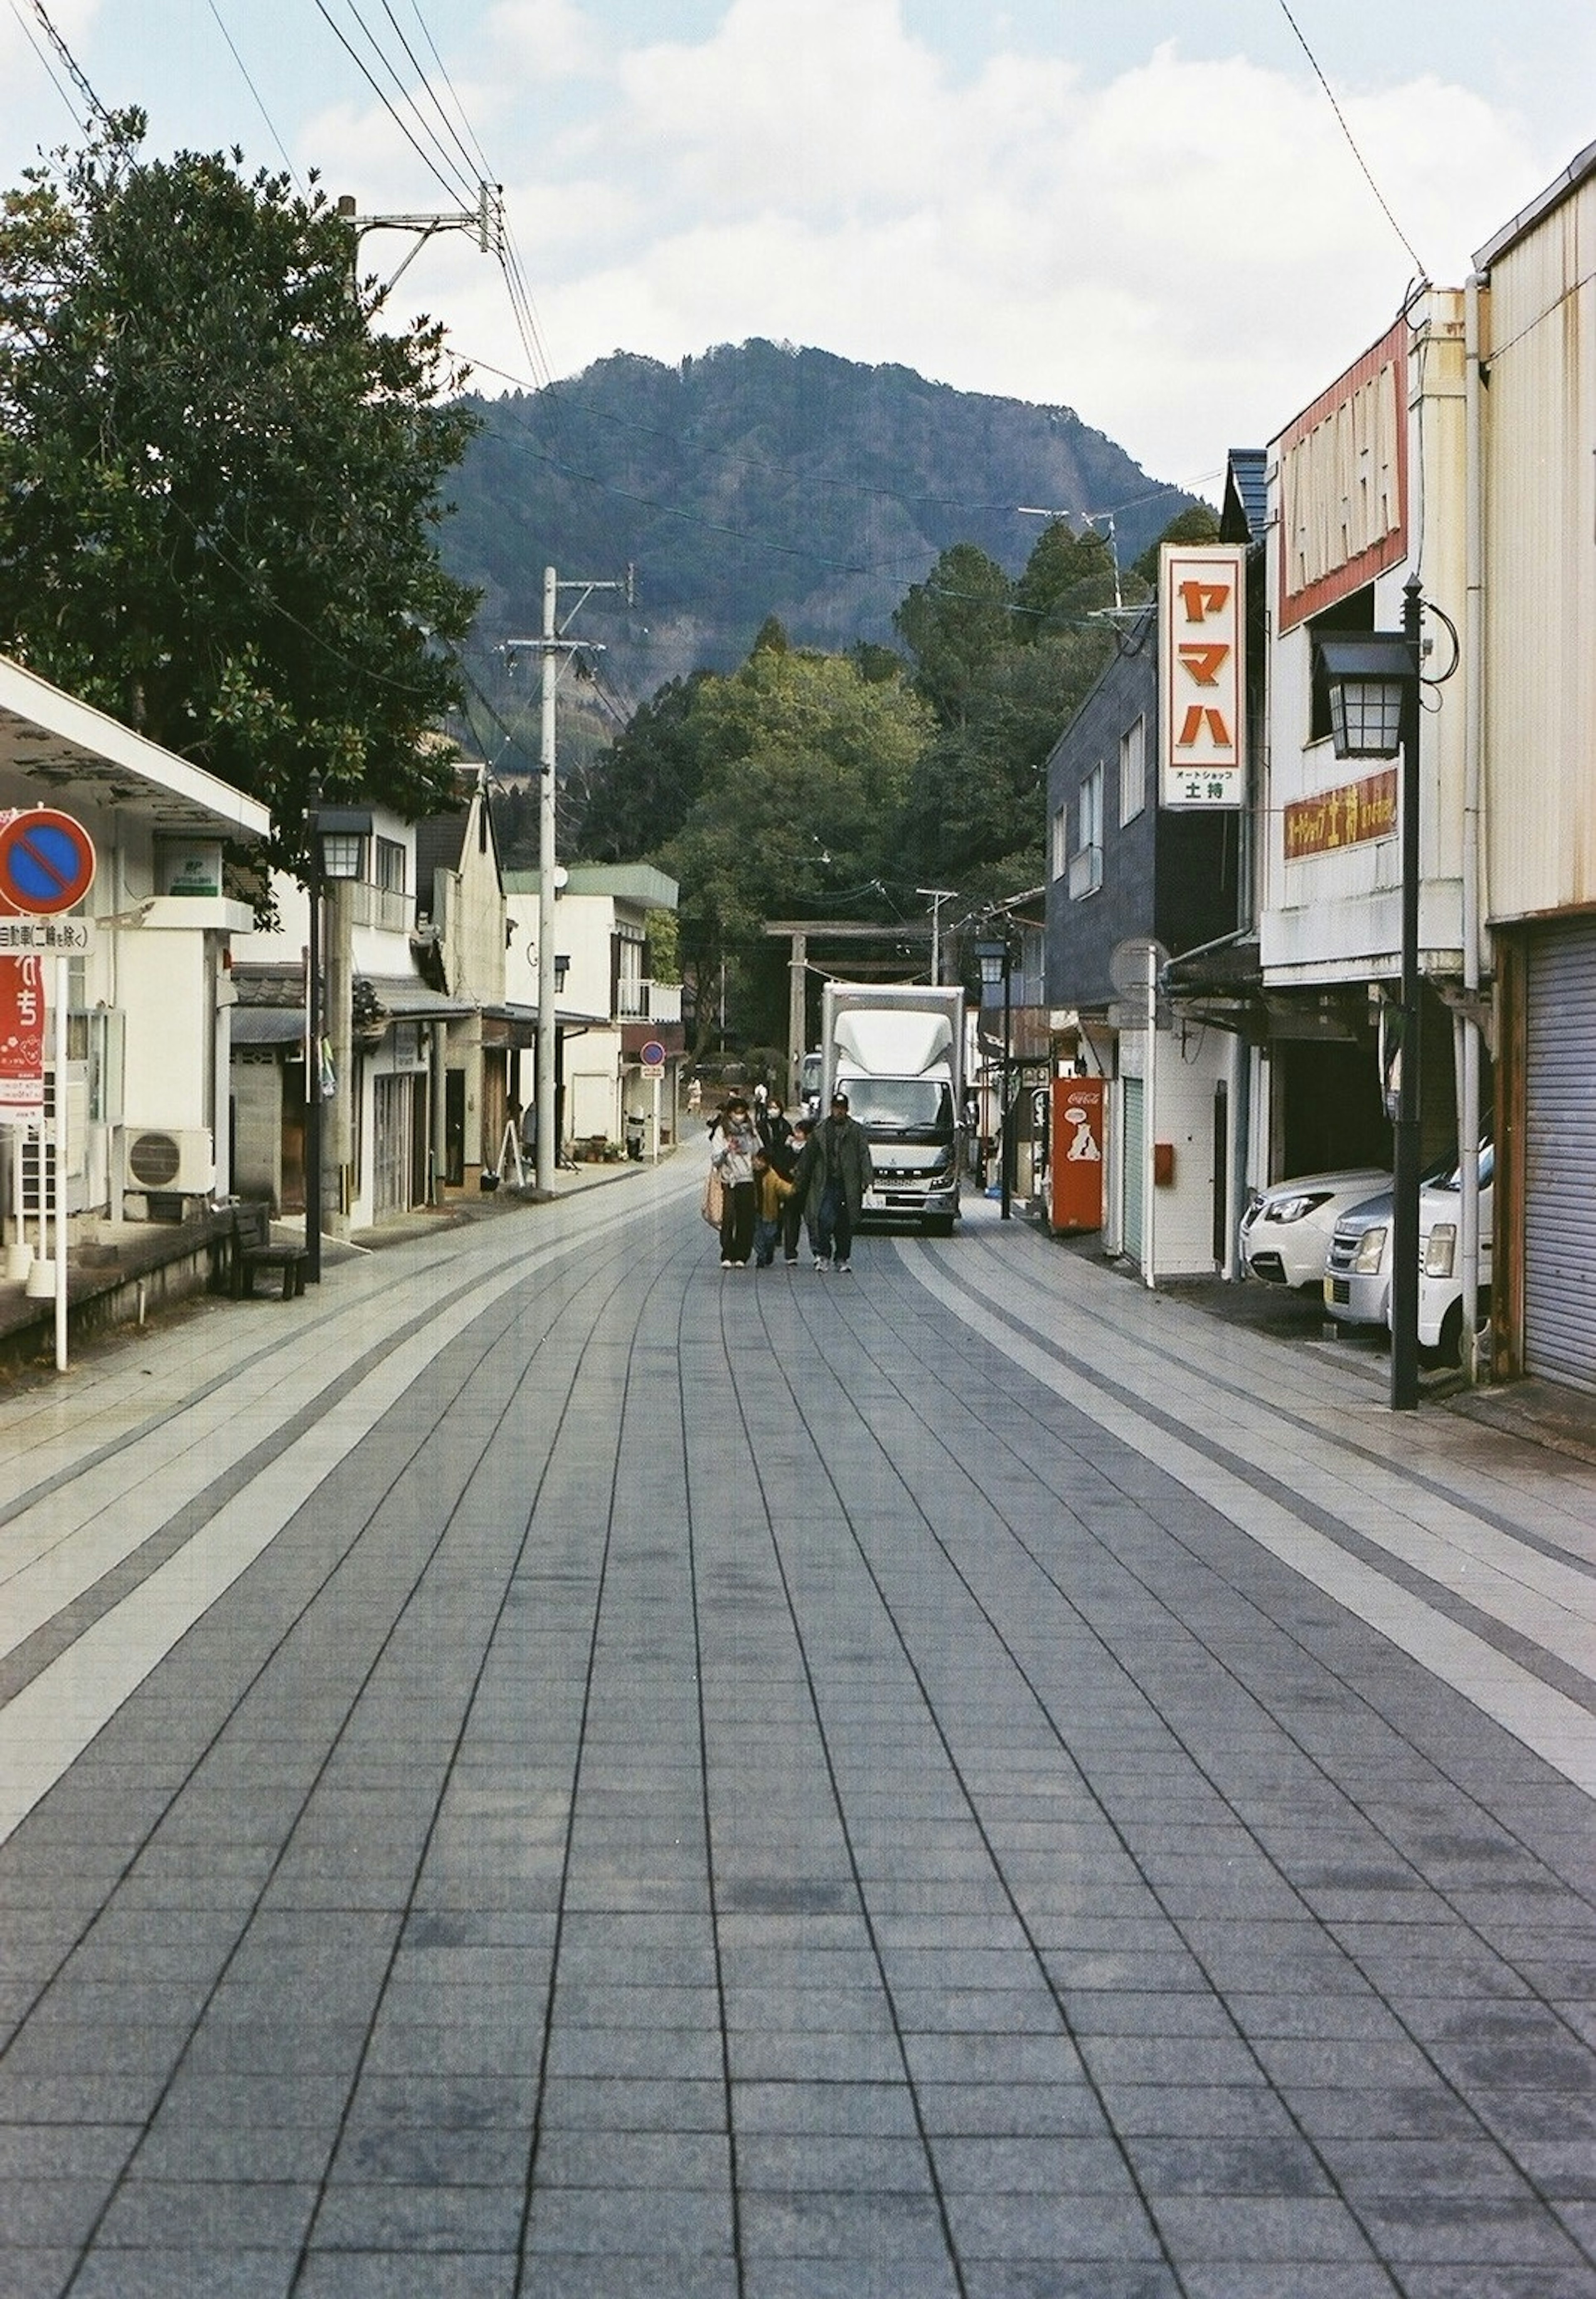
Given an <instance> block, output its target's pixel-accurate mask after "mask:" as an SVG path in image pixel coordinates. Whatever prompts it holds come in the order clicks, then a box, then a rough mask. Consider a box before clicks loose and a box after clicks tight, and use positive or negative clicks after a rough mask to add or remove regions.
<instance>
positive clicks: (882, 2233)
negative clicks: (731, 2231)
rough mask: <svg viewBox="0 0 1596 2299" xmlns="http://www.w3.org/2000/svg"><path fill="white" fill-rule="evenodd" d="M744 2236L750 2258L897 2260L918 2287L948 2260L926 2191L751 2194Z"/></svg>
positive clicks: (901, 2271)
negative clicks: (925, 2274)
mask: <svg viewBox="0 0 1596 2299" xmlns="http://www.w3.org/2000/svg"><path fill="white" fill-rule="evenodd" d="M742 2241H743V2249H744V2256H745V2257H746V2258H747V2259H749V2260H751V2261H752V2260H757V2259H761V2258H769V2257H775V2258H780V2259H830V2260H846V2261H849V2262H859V2261H866V2260H869V2259H871V2258H873V2257H879V2258H889V2259H893V2260H895V2262H897V2272H898V2274H899V2276H900V2278H903V2280H904V2281H905V2282H910V2287H915V2288H918V2287H919V2281H918V2278H919V2277H920V2276H921V2274H922V2272H923V2271H927V2270H929V2271H931V2272H936V2271H938V2270H944V2269H945V2268H946V2266H947V2262H948V2248H947V2242H946V2239H945V2237H944V2235H943V2226H942V2220H941V2218H940V2217H939V2215H938V2213H937V2210H936V2207H935V2203H934V2202H933V2201H932V2200H931V2198H930V2197H928V2196H919V2195H870V2196H863V2195H859V2196H855V2195H810V2194H805V2193H801V2192H794V2193H789V2194H786V2195H769V2194H758V2195H749V2196H748V2197H747V2198H746V2199H745V2201H744V2207H743V2213H742ZM911 2278H912V2279H913V2280H912V2281H910V2279H911Z"/></svg>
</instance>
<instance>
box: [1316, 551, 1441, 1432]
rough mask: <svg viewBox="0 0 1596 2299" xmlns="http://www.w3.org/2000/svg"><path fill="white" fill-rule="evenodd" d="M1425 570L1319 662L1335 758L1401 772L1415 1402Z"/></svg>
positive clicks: (1406, 1229) (1410, 1355) (1410, 1359)
mask: <svg viewBox="0 0 1596 2299" xmlns="http://www.w3.org/2000/svg"><path fill="white" fill-rule="evenodd" d="M1423 603H1424V593H1423V591H1422V589H1421V587H1420V585H1419V581H1418V577H1417V576H1412V577H1409V581H1408V583H1407V585H1405V587H1404V589H1403V593H1402V627H1401V630H1400V631H1369V632H1362V633H1359V634H1357V635H1351V634H1349V635H1344V636H1342V635H1332V634H1330V633H1326V635H1325V636H1324V637H1322V638H1321V639H1320V640H1319V641H1318V657H1319V668H1320V669H1321V671H1322V673H1323V675H1324V678H1325V682H1326V688H1327V690H1328V693H1329V701H1330V732H1331V739H1332V741H1333V742H1334V745H1335V755H1336V757H1337V758H1338V759H1393V758H1395V757H1396V756H1397V754H1398V752H1399V751H1400V752H1401V760H1402V773H1401V793H1402V803H1401V838H1402V844H1401V877H1402V948H1401V965H1402V978H1401V1008H1400V1020H1401V1036H1400V1039H1399V1054H1398V1058H1399V1061H1400V1064H1401V1067H1400V1069H1399V1072H1398V1077H1397V1116H1396V1129H1395V1134H1396V1141H1395V1147H1396V1154H1395V1157H1394V1158H1393V1160H1392V1167H1393V1170H1392V1224H1391V1406H1392V1412H1393V1413H1410V1412H1411V1411H1412V1410H1413V1408H1414V1407H1415V1406H1416V1405H1417V1403H1418V1108H1419V1102H1418V1079H1419V1067H1418V1066H1419V1039H1420V1031H1421V1019H1420V1015H1421V1009H1420V1006H1419V982H1418V887H1419V875H1418V874H1419V851H1418V826H1419V825H1418V806H1419V799H1418V680H1419V669H1418V662H1419V655H1418V647H1419V618H1420V616H1421V613H1422V611H1423Z"/></svg>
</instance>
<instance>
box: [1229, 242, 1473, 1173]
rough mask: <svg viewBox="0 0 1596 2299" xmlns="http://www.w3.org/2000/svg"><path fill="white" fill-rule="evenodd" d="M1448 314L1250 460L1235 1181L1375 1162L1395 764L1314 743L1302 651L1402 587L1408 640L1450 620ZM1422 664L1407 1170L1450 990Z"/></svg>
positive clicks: (1451, 760) (1431, 667)
mask: <svg viewBox="0 0 1596 2299" xmlns="http://www.w3.org/2000/svg"><path fill="white" fill-rule="evenodd" d="M1463 384H1464V298H1463V296H1462V295H1461V293H1460V292H1459V291H1457V290H1454V289H1441V288H1428V289H1426V290H1425V291H1424V292H1423V293H1422V294H1420V295H1418V296H1417V297H1416V298H1415V299H1414V301H1413V303H1411V304H1410V305H1409V309H1408V310H1406V311H1404V312H1403V313H1402V315H1401V317H1400V318H1399V319H1398V320H1397V321H1396V323H1395V324H1394V325H1393V326H1392V328H1389V329H1387V331H1386V333H1385V334H1384V336H1381V338H1380V339H1379V341H1378V342H1377V343H1376V344H1372V345H1371V346H1370V348H1369V349H1368V350H1367V352H1366V353H1364V354H1363V356H1362V357H1361V358H1360V359H1359V360H1358V361H1355V362H1354V363H1353V365H1352V366H1351V367H1350V368H1349V369H1347V370H1346V371H1345V373H1344V374H1342V375H1341V376H1339V377H1338V378H1336V379H1335V381H1334V383H1332V384H1331V385H1330V386H1328V387H1327V388H1326V390H1325V391H1324V392H1322V393H1321V394H1319V395H1318V397H1317V398H1316V399H1315V400H1314V401H1313V402H1312V403H1311V404H1310V405H1309V406H1308V407H1306V408H1305V409H1304V410H1303V411H1302V412H1301V414H1300V415H1298V416H1296V417H1295V418H1294V419H1293V421H1292V422H1291V423H1290V424H1288V425H1287V426H1286V427H1285V429H1284V431H1282V432H1281V433H1280V434H1279V435H1278V436H1277V437H1276V438H1275V439H1274V440H1273V441H1272V442H1271V443H1270V446H1269V450H1268V519H1269V530H1270V550H1269V554H1268V584H1269V598H1268V607H1269V614H1270V631H1269V644H1268V664H1267V704H1266V710H1267V739H1266V743H1265V755H1264V758H1263V759H1262V761H1261V770H1260V773H1259V780H1258V785H1257V788H1258V798H1257V813H1256V837H1257V846H1258V862H1259V893H1258V901H1259V967H1260V972H1261V979H1262V994H1263V1000H1264V1005H1265V1008H1266V1016H1267V1024H1266V1034H1265V1036H1264V1039H1263V1042H1262V1045H1261V1047H1260V1052H1259V1067H1258V1071H1257V1077H1256V1088H1255V1103H1254V1110H1253V1118H1254V1124H1253V1127H1252V1133H1253V1143H1254V1147H1253V1160H1254V1166H1253V1178H1254V1179H1255V1180H1256V1181H1258V1182H1259V1183H1264V1182H1268V1181H1269V1180H1272V1179H1276V1178H1278V1177H1280V1176H1283V1175H1288V1174H1306V1173H1312V1172H1318V1171H1324V1170H1326V1169H1329V1168H1333V1167H1336V1166H1381V1165H1388V1164H1389V1162H1390V1158H1391V1153H1392V1134H1391V1124H1390V1119H1389V1116H1388V1115H1387V1108H1386V1097H1387V1094H1388V1092H1389V1091H1390V1089H1391V1086H1392V1075H1393V1072H1392V1058H1393V1056H1394V1053H1395V1050H1396V1033H1395V1032H1394V1030H1393V1029H1392V1014H1393V1012H1394V1009H1395V1008H1396V1005H1397V1003H1398V1000H1399V995H1400V986H1401V840H1400V835H1399V832H1400V819H1399V808H1398V803H1397V798H1398V780H1399V776H1398V769H1397V767H1396V766H1395V764H1390V765H1386V764H1379V765H1376V766H1374V767H1372V768H1371V767H1367V766H1361V767H1353V766H1350V765H1348V764H1346V763H1344V762H1342V761H1339V760H1338V759H1336V757H1335V755H1334V748H1333V745H1332V743H1331V738H1330V737H1331V730H1330V717H1329V705H1328V698H1327V694H1326V689H1325V686H1324V685H1323V681H1322V678H1321V677H1320V676H1319V675H1318V669H1317V660H1316V653H1315V641H1316V640H1317V639H1318V638H1319V637H1320V636H1322V635H1329V634H1346V633H1352V632H1359V631H1372V630H1400V629H1401V621H1402V599H1403V591H1404V586H1405V585H1407V584H1408V582H1409V579H1410V578H1417V579H1418V580H1420V581H1421V582H1422V585H1423V589H1424V595H1425V598H1426V602H1428V606H1429V610H1430V616H1431V620H1430V621H1429V623H1428V624H1427V626H1426V629H1427V631H1429V632H1434V631H1438V630H1439V631H1442V633H1444V631H1445V630H1446V629H1447V628H1448V627H1450V628H1451V629H1452V630H1456V629H1457V628H1459V627H1460V625H1461V621H1462V618H1463V612H1464V595H1463V594H1464V526H1465V522H1464V502H1465V490H1464V475H1465V447H1466V443H1465V423H1464V404H1463ZM1449 655H1451V643H1450V641H1449V640H1446V639H1445V638H1444V636H1443V638H1442V645H1441V647H1440V649H1439V651H1438V652H1437V653H1436V654H1435V655H1434V657H1431V658H1428V659H1427V660H1426V670H1427V672H1429V673H1430V674H1431V675H1432V676H1434V678H1435V683H1434V685H1431V686H1430V687H1429V688H1428V689H1427V690H1426V706H1427V707H1426V710H1425V712H1424V714H1423V718H1422V737H1421V744H1420V778H1421V807H1420V823H1421V847H1420V859H1419V874H1420V886H1419V965H1420V972H1421V976H1422V984H1423V988H1422V996H1423V1008H1424V1010H1423V1033H1424V1049H1425V1051H1424V1060H1423V1063H1422V1066H1421V1072H1420V1078H1421V1084H1420V1092H1421V1124H1420V1133H1421V1144H1422V1150H1423V1155H1424V1157H1425V1158H1426V1159H1428V1158H1431V1157H1435V1156H1440V1155H1442V1154H1445V1153H1446V1152H1448V1151H1451V1150H1453V1149H1454V1148H1455V1145H1456V1143H1457V1141H1458V1139H1459V1107H1458V1080H1459V1064H1458V1062H1457V1060H1456V1058H1455V1053H1454V1022H1453V1017H1454V1013H1455V1012H1456V1011H1457V1010H1458V1009H1459V1004H1460V1001H1461V999H1462V992H1463V984H1464V976H1465V971H1466V969H1465V962H1464V949H1463V942H1464V934H1463V908H1464V900H1463V884H1464V873H1463V838H1462V822H1463V790H1464V709H1463V682H1462V681H1461V680H1460V679H1459V680H1457V681H1455V682H1452V683H1450V684H1449V683H1447V682H1445V681H1444V680H1442V679H1441V678H1440V677H1439V676H1438V674H1440V673H1442V672H1443V671H1444V670H1445V669H1446V668H1448V657H1449Z"/></svg>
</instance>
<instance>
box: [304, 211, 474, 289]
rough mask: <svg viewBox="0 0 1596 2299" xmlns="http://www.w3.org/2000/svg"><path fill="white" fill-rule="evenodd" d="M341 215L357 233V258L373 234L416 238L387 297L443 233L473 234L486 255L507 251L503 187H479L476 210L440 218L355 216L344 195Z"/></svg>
mask: <svg viewBox="0 0 1596 2299" xmlns="http://www.w3.org/2000/svg"><path fill="white" fill-rule="evenodd" d="M338 213H339V214H340V215H341V216H342V217H343V219H344V220H345V223H347V224H348V225H349V226H350V227H351V228H352V229H353V233H354V249H355V254H356V256H357V257H358V255H359V253H360V244H361V242H362V239H364V237H366V234H367V233H368V232H370V231H408V232H411V233H413V234H414V235H415V245H414V246H413V247H412V248H411V251H410V253H409V254H408V255H407V256H406V257H405V258H404V260H403V262H402V263H401V264H400V266H399V269H398V270H397V271H395V274H394V276H393V278H392V279H390V280H389V281H388V283H387V286H385V287H384V288H383V291H382V292H383V294H384V295H391V294H392V293H393V290H394V287H395V285H396V283H397V281H398V280H399V278H401V276H402V275H403V273H404V272H405V271H407V270H409V268H410V266H411V264H412V263H413V262H414V261H415V260H416V258H417V256H418V255H420V253H421V250H422V249H423V248H424V247H425V246H426V245H427V243H428V240H429V239H435V238H436V237H437V235H438V233H439V232H440V231H465V232H470V236H471V237H472V238H473V239H474V240H475V241H476V243H477V245H478V247H479V248H480V249H481V251H482V253H483V254H484V255H502V254H503V251H504V187H503V184H478V187H477V204H476V206H475V207H474V208H449V209H445V211H444V212H443V213H442V214H440V215H370V216H363V215H360V214H357V213H356V211H355V203H354V201H353V199H352V198H351V196H350V195H349V194H348V193H347V192H345V195H344V196H343V198H342V199H341V200H340V201H339V202H338Z"/></svg>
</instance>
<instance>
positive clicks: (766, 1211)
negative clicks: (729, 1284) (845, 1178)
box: [753, 1150, 793, 1269]
mask: <svg viewBox="0 0 1596 2299" xmlns="http://www.w3.org/2000/svg"><path fill="white" fill-rule="evenodd" d="M792 1194H793V1184H792V1183H791V1182H788V1181H785V1180H784V1179H783V1178H782V1176H781V1175H780V1174H778V1173H777V1170H776V1168H775V1166H773V1165H772V1164H771V1163H770V1160H769V1158H767V1157H766V1156H765V1153H764V1151H763V1150H760V1151H759V1152H758V1153H757V1154H756V1155H755V1158H754V1161H753V1207H754V1219H753V1266H754V1267H755V1268H756V1269H769V1266H770V1264H771V1263H772V1262H773V1261H774V1260H775V1258H776V1243H777V1239H778V1238H779V1237H780V1235H781V1216H782V1208H784V1207H785V1206H786V1201H787V1199H789V1198H790V1197H791V1196H792Z"/></svg>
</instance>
